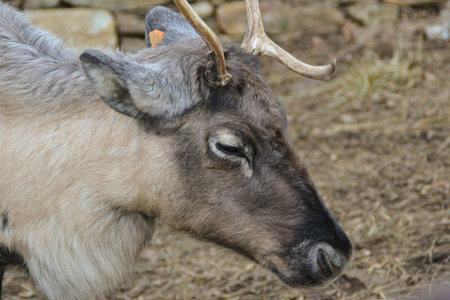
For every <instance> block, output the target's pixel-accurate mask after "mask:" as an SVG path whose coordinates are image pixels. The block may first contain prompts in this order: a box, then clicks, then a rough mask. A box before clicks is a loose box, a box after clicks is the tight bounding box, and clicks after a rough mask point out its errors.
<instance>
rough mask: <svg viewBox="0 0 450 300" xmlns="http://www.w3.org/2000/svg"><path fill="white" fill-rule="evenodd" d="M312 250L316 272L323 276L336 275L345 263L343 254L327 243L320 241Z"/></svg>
mask: <svg viewBox="0 0 450 300" xmlns="http://www.w3.org/2000/svg"><path fill="white" fill-rule="evenodd" d="M314 250H315V251H313V253H314V254H313V255H314V257H315V262H316V267H317V269H316V270H317V272H318V274H320V275H321V276H323V277H326V278H331V277H335V276H338V275H339V274H340V273H341V272H342V271H343V270H344V267H345V265H346V263H347V259H346V257H345V256H344V255H341V254H339V253H338V252H337V251H336V250H334V249H333V247H331V246H330V245H329V244H326V243H321V244H319V245H317V246H316V247H315V249H314Z"/></svg>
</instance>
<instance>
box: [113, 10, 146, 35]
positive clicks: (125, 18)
mask: <svg viewBox="0 0 450 300" xmlns="http://www.w3.org/2000/svg"><path fill="white" fill-rule="evenodd" d="M115 15H116V20H117V26H118V27H119V33H120V34H121V35H140V36H143V37H144V36H145V18H144V17H143V16H140V15H136V14H130V13H125V12H120V11H118V12H116V13H115Z"/></svg>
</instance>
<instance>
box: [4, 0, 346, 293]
mask: <svg viewBox="0 0 450 300" xmlns="http://www.w3.org/2000/svg"><path fill="white" fill-rule="evenodd" d="M175 2H176V3H177V5H178V6H179V8H180V10H181V12H182V13H183V14H184V15H185V16H186V19H187V20H188V21H185V20H184V19H183V18H182V17H180V16H179V15H178V14H176V13H174V12H172V11H171V10H169V9H166V8H164V7H156V8H154V9H153V10H151V11H150V12H149V13H148V15H147V18H146V30H147V41H148V44H149V47H148V48H147V49H145V50H142V51H140V52H139V53H137V54H134V55H131V54H125V53H121V52H119V51H112V50H109V51H107V52H106V53H103V52H100V51H97V50H85V51H84V52H83V53H82V54H81V56H78V54H77V53H76V52H75V51H74V50H72V49H69V48H65V47H64V46H63V45H62V43H61V42H60V41H59V40H57V39H55V38H53V37H52V36H50V35H49V34H48V33H47V32H45V31H42V30H40V29H37V28H35V27H33V26H31V25H30V24H29V23H28V21H27V20H26V18H25V17H24V16H23V15H22V14H21V13H19V12H18V11H16V10H15V9H13V8H11V7H8V6H7V5H4V4H2V5H0V149H1V151H0V170H1V171H0V227H1V228H0V273H1V275H3V273H4V271H5V269H6V268H7V267H8V266H17V267H20V268H22V269H24V270H26V271H27V272H28V273H29V275H30V277H31V278H32V280H33V281H34V283H35V285H36V286H37V288H38V289H39V290H40V291H42V293H43V294H44V295H45V296H46V297H47V298H48V299H87V298H91V297H104V296H105V295H108V294H110V293H111V292H112V291H114V289H116V288H117V287H118V286H119V285H120V284H121V283H122V282H123V281H125V280H126V279H127V278H128V277H129V276H130V274H131V272H132V266H133V264H134V263H135V260H136V257H137V256H138V255H139V253H140V252H141V250H142V249H143V248H144V247H146V246H147V245H148V242H149V241H150V239H151V236H152V233H153V231H154V224H155V220H160V221H161V222H162V223H165V224H167V225H168V226H170V227H171V228H173V229H175V230H180V231H184V232H187V233H189V234H191V235H192V236H194V237H197V238H199V239H202V240H206V241H211V242H214V243H216V244H219V245H222V246H224V247H227V248H230V249H233V250H235V251H236V252H238V253H240V254H242V255H244V256H246V257H248V258H249V259H251V260H253V261H255V262H257V263H259V264H261V265H263V266H265V267H266V268H267V269H269V270H270V271H272V272H274V273H275V274H277V275H278V276H279V278H280V279H281V280H282V281H283V282H285V283H286V284H287V285H289V286H293V287H312V286H319V285H324V284H327V283H330V282H331V281H333V280H334V279H336V278H337V277H338V276H339V275H340V274H341V273H342V272H343V270H344V268H345V266H346V265H347V264H348V261H349V260H350V257H351V254H352V246H351V243H350V241H349V239H348V237H347V236H346V235H345V233H344V232H343V230H342V229H341V227H340V226H339V225H338V224H337V222H336V221H335V220H334V219H333V217H332V216H331V214H330V213H329V211H328V210H327V209H326V208H325V206H324V204H323V202H322V200H321V198H320V196H319V194H318V192H317V190H316V188H315V187H314V184H313V182H312V181H311V179H310V177H309V175H308V172H307V170H306V168H305V166H304V165H303V164H302V162H301V161H300V159H299V157H298V156H297V155H296V151H295V149H294V148H293V146H292V144H291V142H290V141H289V138H288V135H287V133H286V126H287V121H286V115H285V112H284V110H283V107H282V105H281V103H280V101H279V100H278V99H277V97H276V96H275V95H274V94H273V92H272V91H271V90H270V88H269V86H268V85H267V83H266V82H265V81H264V79H263V76H262V74H261V71H260V67H259V64H258V61H257V56H258V55H260V54H268V55H271V56H275V57H276V58H277V59H278V60H280V61H281V62H283V63H284V64H286V65H287V66H288V67H289V68H291V69H293V70H294V71H296V72H297V73H300V74H303V75H306V76H308V77H311V78H316V79H328V78H329V77H330V75H331V73H332V72H333V71H334V68H335V62H334V61H333V62H332V63H331V64H329V65H327V66H321V67H314V66H309V65H306V64H304V63H302V62H301V61H298V60H295V59H294V58H293V57H292V56H290V55H289V54H287V53H286V52H285V51H284V50H282V49H281V48H280V47H278V46H277V45H275V44H274V43H273V42H272V41H270V40H269V39H268V38H267V36H266V35H265V34H264V30H263V27H262V22H261V15H260V12H259V6H258V2H257V1H256V0H246V4H247V6H248V26H247V27H248V30H247V33H246V35H245V39H244V42H243V44H242V45H241V46H227V47H224V48H223V47H222V46H221V44H220V42H219V41H218V38H217V36H216V35H215V34H214V33H213V32H212V31H211V30H210V29H209V28H208V27H207V26H206V24H205V23H204V22H203V21H202V20H201V19H200V18H199V17H198V16H197V15H195V13H194V12H193V10H192V8H191V7H190V6H189V5H188V3H187V2H186V1H185V0H176V1H175ZM190 24H192V25H190ZM156 29H157V30H160V31H162V32H164V33H165V37H164V40H163V41H162V42H161V44H160V45H158V46H157V47H150V46H151V40H150V39H149V37H148V36H149V34H150V33H151V32H153V31H154V30H156Z"/></svg>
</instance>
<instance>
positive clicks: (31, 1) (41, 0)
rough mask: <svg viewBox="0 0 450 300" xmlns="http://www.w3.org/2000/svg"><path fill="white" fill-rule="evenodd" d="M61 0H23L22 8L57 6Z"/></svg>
mask: <svg viewBox="0 0 450 300" xmlns="http://www.w3.org/2000/svg"><path fill="white" fill-rule="evenodd" d="M60 3H61V0H25V2H24V4H23V8H24V9H34V8H50V7H57V6H58V5H59V4H60Z"/></svg>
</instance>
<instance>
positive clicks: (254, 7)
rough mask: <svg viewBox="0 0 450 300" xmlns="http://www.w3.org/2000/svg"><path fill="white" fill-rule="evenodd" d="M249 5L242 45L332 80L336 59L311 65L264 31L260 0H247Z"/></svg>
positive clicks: (302, 71) (307, 73)
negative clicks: (277, 42)
mask: <svg viewBox="0 0 450 300" xmlns="http://www.w3.org/2000/svg"><path fill="white" fill-rule="evenodd" d="M245 5H246V7H247V29H246V32H245V37H244V41H243V42H242V45H241V47H242V48H243V49H244V50H245V51H247V52H249V53H252V54H253V55H255V56H259V55H261V54H263V55H267V56H270V57H273V58H275V59H276V60H278V61H279V62H281V63H282V64H284V65H285V66H286V67H288V68H289V69H291V70H292V71H294V72H295V73H298V74H300V75H303V76H306V77H309V78H312V79H319V80H330V78H331V74H333V72H334V70H335V69H336V59H333V60H332V61H331V63H330V64H328V65H326V66H311V65H308V64H306V63H304V62H302V61H300V60H298V59H296V58H295V57H294V56H292V55H290V54H289V53H288V52H286V51H285V50H284V49H283V48H281V47H280V46H278V45H277V44H275V43H274V42H273V41H272V40H271V39H269V37H267V35H266V33H265V32H264V26H263V22H262V18H261V11H260V9H259V4H258V0H245Z"/></svg>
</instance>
